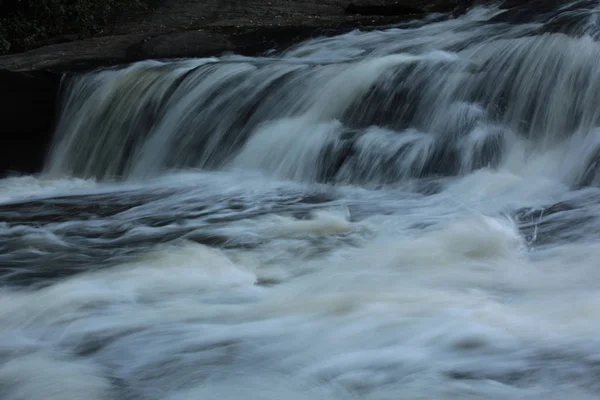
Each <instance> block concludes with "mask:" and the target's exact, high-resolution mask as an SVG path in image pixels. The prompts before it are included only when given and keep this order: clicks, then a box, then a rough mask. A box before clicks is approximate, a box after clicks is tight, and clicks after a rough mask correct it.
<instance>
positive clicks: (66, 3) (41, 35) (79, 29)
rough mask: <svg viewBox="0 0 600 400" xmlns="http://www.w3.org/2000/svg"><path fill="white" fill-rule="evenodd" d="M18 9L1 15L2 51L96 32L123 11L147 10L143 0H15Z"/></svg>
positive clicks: (12, 50)
mask: <svg viewBox="0 0 600 400" xmlns="http://www.w3.org/2000/svg"><path fill="white" fill-rule="evenodd" d="M13 1H16V7H15V10H13V11H12V12H11V13H10V14H9V15H4V16H0V54H6V53H13V52H19V51H24V50H28V49H31V48H33V47H35V46H36V43H38V42H40V41H42V40H45V39H49V38H53V37H57V36H61V35H68V34H77V35H79V36H80V37H89V36H93V35H96V34H98V33H100V32H102V31H103V30H104V29H106V26H107V24H108V23H109V22H110V20H111V19H114V18H115V17H116V16H118V15H119V14H121V13H136V12H140V11H142V10H145V9H146V4H145V2H144V1H143V0H13Z"/></svg>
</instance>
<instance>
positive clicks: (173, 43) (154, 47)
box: [129, 31, 235, 58]
mask: <svg viewBox="0 0 600 400" xmlns="http://www.w3.org/2000/svg"><path fill="white" fill-rule="evenodd" d="M234 49H235V47H234V45H233V44H232V43H231V42H230V41H229V40H228V38H227V36H225V35H222V34H219V33H214V32H205V31H188V32H175V33H171V34H167V35H160V36H156V37H153V38H151V39H149V40H147V41H145V42H143V43H140V44H137V45H135V46H133V47H132V48H131V49H130V50H129V52H130V54H129V57H130V58H173V57H206V56H213V55H215V54H219V53H223V52H225V51H231V50H234Z"/></svg>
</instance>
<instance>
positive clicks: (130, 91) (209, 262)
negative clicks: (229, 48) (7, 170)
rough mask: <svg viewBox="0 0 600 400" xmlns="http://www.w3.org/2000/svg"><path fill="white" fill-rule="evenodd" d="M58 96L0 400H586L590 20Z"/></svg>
mask: <svg viewBox="0 0 600 400" xmlns="http://www.w3.org/2000/svg"><path fill="white" fill-rule="evenodd" d="M554 3H557V4H555V5H554V7H553V8H548V7H546V8H547V9H544V10H540V11H539V13H537V14H534V15H531V10H532V9H534V10H535V7H532V9H527V10H525V11H523V10H520V9H519V8H516V9H513V10H510V11H509V12H502V11H501V10H499V9H498V8H496V7H494V6H492V5H487V6H485V7H483V6H481V7H476V8H474V9H472V10H471V11H470V12H469V13H468V14H466V15H464V16H462V17H459V18H449V17H447V16H443V15H437V16H436V15H432V16H430V17H429V18H428V19H427V20H425V21H415V22H410V23H405V24H402V25H397V26H392V27H389V28H386V29H381V30H378V31H372V32H358V31H357V32H352V33H348V34H345V35H341V36H337V37H331V38H323V39H318V40H313V41H310V42H306V43H302V44H300V45H298V46H296V47H294V48H291V49H288V50H286V51H285V52H282V53H276V54H272V55H271V56H269V57H264V58H245V57H239V56H226V57H222V58H212V59H187V60H176V61H168V62H161V61H148V62H142V63H138V64H134V65H131V66H128V67H126V68H123V69H109V70H104V71H98V72H94V73H89V74H86V75H81V76H76V77H71V78H66V79H65V81H64V99H63V103H62V105H63V107H62V114H61V117H60V121H59V123H58V126H57V130H56V133H55V138H54V142H53V147H52V150H51V152H50V154H49V156H48V160H47V163H46V168H45V170H44V171H43V172H42V173H41V174H40V175H37V176H20V177H12V178H7V179H4V180H1V181H0V284H1V286H0V399H2V400H35V399H47V400H58V399H61V400H62V399H65V400H71V399H73V400H78V399H82V400H108V399H117V400H120V399H123V400H196V399H198V400H200V399H227V400H237V399H243V400H287V399H290V400H313V399H322V400H325V399H334V400H342V399H344V400H346V399H366V400H399V399H407V400H417V399H441V400H445V399H456V400H468V399H548V400H563V399H570V400H580V399H598V398H600V379H599V377H600V338H599V337H598V331H599V330H600V174H599V173H598V172H599V171H600V170H599V168H600V16H599V12H600V6H598V4H597V2H595V1H577V2H570V3H569V2H564V1H563V2H561V1H555V2H554Z"/></svg>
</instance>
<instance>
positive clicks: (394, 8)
mask: <svg viewBox="0 0 600 400" xmlns="http://www.w3.org/2000/svg"><path fill="white" fill-rule="evenodd" d="M346 13H348V14H359V15H383V16H397V15H422V14H424V13H425V11H424V10H423V9H422V8H419V7H414V6H412V5H407V4H404V3H401V2H397V1H393V2H390V1H381V0H379V1H377V0H365V1H359V2H356V3H352V4H350V5H348V7H346Z"/></svg>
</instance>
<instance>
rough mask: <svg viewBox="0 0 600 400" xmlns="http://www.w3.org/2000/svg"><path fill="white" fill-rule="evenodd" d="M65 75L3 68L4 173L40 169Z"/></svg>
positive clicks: (0, 131) (0, 166) (0, 129)
mask: <svg viewBox="0 0 600 400" xmlns="http://www.w3.org/2000/svg"><path fill="white" fill-rule="evenodd" d="M60 80H61V76H60V75H58V74H54V73H51V72H46V71H35V72H27V73H24V72H12V71H6V70H0V110H2V111H1V112H0V176H3V175H5V174H7V173H10V172H11V171H19V172H26V173H31V172H37V171H39V170H40V169H41V167H42V164H43V160H44V158H45V156H46V152H47V150H48V147H49V142H50V136H51V132H52V129H53V124H54V122H55V117H56V114H57V104H58V101H57V100H58V93H59V87H60Z"/></svg>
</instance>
